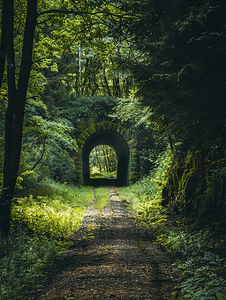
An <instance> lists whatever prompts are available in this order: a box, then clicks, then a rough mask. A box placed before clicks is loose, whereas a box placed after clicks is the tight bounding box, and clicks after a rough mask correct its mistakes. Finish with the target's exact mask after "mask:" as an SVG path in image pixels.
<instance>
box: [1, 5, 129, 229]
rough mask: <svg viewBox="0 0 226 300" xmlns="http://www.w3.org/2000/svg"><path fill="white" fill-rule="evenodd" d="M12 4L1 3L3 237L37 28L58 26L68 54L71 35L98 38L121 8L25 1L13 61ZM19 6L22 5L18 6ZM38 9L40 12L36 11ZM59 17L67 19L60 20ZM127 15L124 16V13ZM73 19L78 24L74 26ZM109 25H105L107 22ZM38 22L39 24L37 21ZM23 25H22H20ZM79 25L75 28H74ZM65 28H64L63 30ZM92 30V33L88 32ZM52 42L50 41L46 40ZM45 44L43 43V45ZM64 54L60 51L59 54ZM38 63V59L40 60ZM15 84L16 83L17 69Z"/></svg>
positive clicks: (17, 166) (18, 153) (61, 41)
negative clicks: (5, 82) (5, 100)
mask: <svg viewBox="0 0 226 300" xmlns="http://www.w3.org/2000/svg"><path fill="white" fill-rule="evenodd" d="M15 3H17V1H16V0H15V2H14V0H3V1H2V36H1V50H0V52H1V53H0V54H1V55H0V80H1V82H2V77H3V74H4V66H5V60H6V58H7V79H8V107H7V112H6V118H5V156H4V179H3V189H2V193H1V199H0V230H1V231H2V232H4V233H5V234H6V235H7V234H8V232H9V228H10V207H11V204H12V198H13V193H14V188H15V183H16V179H17V175H18V170H19V163H20V155H21V141H22V129H23V118H24V108H25V103H26V96H27V91H28V84H29V77H30V73H31V67H32V64H33V63H34V62H32V54H33V51H32V50H33V42H34V38H35V29H36V25H38V24H39V26H42V24H49V25H50V26H51V22H53V23H54V24H56V23H57V24H58V25H59V26H60V29H62V32H60V33H59V32H57V33H56V32H55V33H54V31H52V33H51V34H52V37H51V38H53V37H54V36H55V37H56V36H57V37H59V35H60V39H58V40H60V45H58V46H59V48H61V50H62V49H64V51H65V52H66V51H68V52H69V50H70V46H69V45H70V43H72V41H74V35H73V34H75V36H76V37H77V41H78V40H79V39H80V40H82V39H83V40H84V38H85V37H86V38H87V37H88V36H89V37H92V35H94V36H95V35H97V34H98V30H99V26H103V27H105V28H108V27H111V26H112V22H113V23H115V22H117V21H119V20H120V19H121V17H122V16H121V13H120V12H121V10H120V7H119V6H117V5H116V4H115V3H113V4H110V3H108V2H107V1H91V2H87V1H58V0H55V1H48V0H45V1H42V3H41V4H40V6H41V7H38V0H27V5H26V4H25V6H24V7H23V9H24V11H25V12H26V14H25V15H26V17H25V15H24V14H22V17H24V18H25V19H26V20H25V23H24V29H23V26H22V30H21V33H20V35H18V36H19V37H20V38H19V40H22V41H23V45H22V47H21V49H22V50H21V59H20V55H18V57H17V56H16V57H15V45H14V38H15V36H16V33H15V32H14V24H15V20H14V13H15ZM20 4H21V5H22V6H23V5H24V3H20ZM38 8H39V11H38ZM62 15H67V18H65V19H64V20H63V18H62V17H61V16H62ZM125 15H126V12H125ZM17 17H18V16H17ZM76 17H77V18H78V21H79V22H78V23H79V24H77V23H76ZM109 17H110V18H111V19H112V21H108V20H107V19H108V18H109ZM38 18H39V20H38V21H39V22H37V19H38ZM21 24H23V22H21ZM76 25H78V26H76ZM62 26H64V28H62ZM67 27H68V28H69V29H70V28H73V30H71V32H69V33H68V32H67V34H66V35H64V33H63V31H65V32H66V31H67V30H65V29H66V28H67ZM92 28H93V30H91V29H92ZM48 40H51V39H48ZM44 42H45V41H44ZM62 52H63V51H62ZM40 60H41V58H40ZM18 65H19V67H18V71H19V72H18V73H19V75H18V80H17V74H16V70H17V68H16V67H17V66H18Z"/></svg>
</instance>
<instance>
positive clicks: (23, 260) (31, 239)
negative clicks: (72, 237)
mask: <svg viewBox="0 0 226 300" xmlns="http://www.w3.org/2000/svg"><path fill="white" fill-rule="evenodd" d="M0 240H1V243H0V282H1V284H0V299H1V300H6V299H7V300H15V299H16V300H24V299H35V297H34V296H33V294H34V292H35V291H36V290H37V289H39V288H41V287H42V285H43V283H44V282H45V281H46V279H47V278H48V274H49V272H50V271H51V270H53V269H54V266H55V264H56V261H57V259H59V257H60V254H61V249H60V247H59V246H56V244H55V243H54V241H52V240H48V239H47V238H44V237H42V238H40V237H38V236H31V235H30V234H28V233H26V232H25V231H24V230H23V231H20V232H19V233H17V234H15V233H13V232H12V233H11V234H10V236H9V237H8V239H6V238H3V237H2V236H0Z"/></svg>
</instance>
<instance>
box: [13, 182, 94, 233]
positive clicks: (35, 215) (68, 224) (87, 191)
mask: <svg viewBox="0 0 226 300" xmlns="http://www.w3.org/2000/svg"><path fill="white" fill-rule="evenodd" d="M33 194H34V195H30V196H29V197H23V198H18V199H16V200H15V201H14V204H13V206H12V209H11V216H12V221H13V223H15V221H22V222H24V223H26V225H27V226H28V227H29V228H30V229H32V230H33V231H35V232H38V233H42V234H48V235H50V236H52V237H57V238H66V237H67V236H68V235H69V234H71V233H73V232H75V231H76V230H78V228H79V226H80V224H81V221H82V217H83V215H84V213H85V210H86V208H85V204H88V203H90V202H91V201H92V200H93V198H94V193H93V192H92V188H91V187H81V188H79V187H75V186H67V185H64V184H60V183H55V182H52V181H50V182H49V183H48V185H47V184H45V186H44V187H43V189H40V188H39V189H36V190H35V189H34V190H33ZM38 194H39V196H38Z"/></svg>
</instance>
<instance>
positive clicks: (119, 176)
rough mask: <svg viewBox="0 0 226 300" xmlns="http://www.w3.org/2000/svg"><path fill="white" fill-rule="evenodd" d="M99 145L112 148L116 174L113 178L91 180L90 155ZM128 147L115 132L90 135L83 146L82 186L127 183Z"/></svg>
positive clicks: (120, 184)
mask: <svg viewBox="0 0 226 300" xmlns="http://www.w3.org/2000/svg"><path fill="white" fill-rule="evenodd" d="M99 145H108V146H110V147H112V148H113V149H114V151H115V153H116V156H117V172H116V176H114V178H112V177H106V178H98V177H95V178H92V176H90V174H91V173H90V153H91V151H92V150H93V149H94V148H95V147H97V146H99ZM129 155H130V151H129V146H128V144H127V142H126V141H125V140H124V138H123V137H122V136H121V135H119V134H118V133H116V132H112V131H101V132H96V133H94V134H93V135H91V136H90V137H89V138H88V139H87V140H86V142H85V144H84V145H83V150H82V174H83V184H84V185H91V186H125V185H127V182H128V167H129Z"/></svg>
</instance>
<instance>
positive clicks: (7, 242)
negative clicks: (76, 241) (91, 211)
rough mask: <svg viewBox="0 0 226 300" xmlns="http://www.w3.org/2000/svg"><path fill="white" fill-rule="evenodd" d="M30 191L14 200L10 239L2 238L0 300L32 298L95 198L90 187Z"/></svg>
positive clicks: (55, 185)
mask: <svg viewBox="0 0 226 300" xmlns="http://www.w3.org/2000/svg"><path fill="white" fill-rule="evenodd" d="M29 192H30V193H31V192H32V194H31V195H30V196H26V197H25V196H23V197H19V198H17V199H14V202H13V205H12V209H11V216H12V226H11V233H10V236H9V237H8V239H6V238H4V237H2V236H0V283H1V285H0V300H6V299H7V300H15V299H16V300H20V299H23V300H24V299H33V297H32V293H33V291H35V290H37V289H38V288H39V287H40V284H42V283H43V282H44V281H45V279H46V278H47V275H48V272H49V271H50V270H51V268H53V266H54V263H55V261H56V259H57V258H58V256H59V255H60V253H62V251H64V250H65V247H66V245H68V244H70V243H69V242H68V240H67V236H68V235H70V234H71V233H73V232H75V231H76V230H77V229H78V228H79V226H80V224H81V221H82V217H83V214H84V212H85V210H86V208H85V204H88V203H90V202H91V201H92V200H93V198H94V192H93V191H92V188H91V187H82V188H79V187H75V186H69V185H65V184H59V183H56V182H53V181H46V182H45V183H41V184H40V185H39V186H38V187H36V188H33V189H30V190H29ZM18 224H19V225H20V226H21V229H20V227H18ZM18 228H19V229H18Z"/></svg>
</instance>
